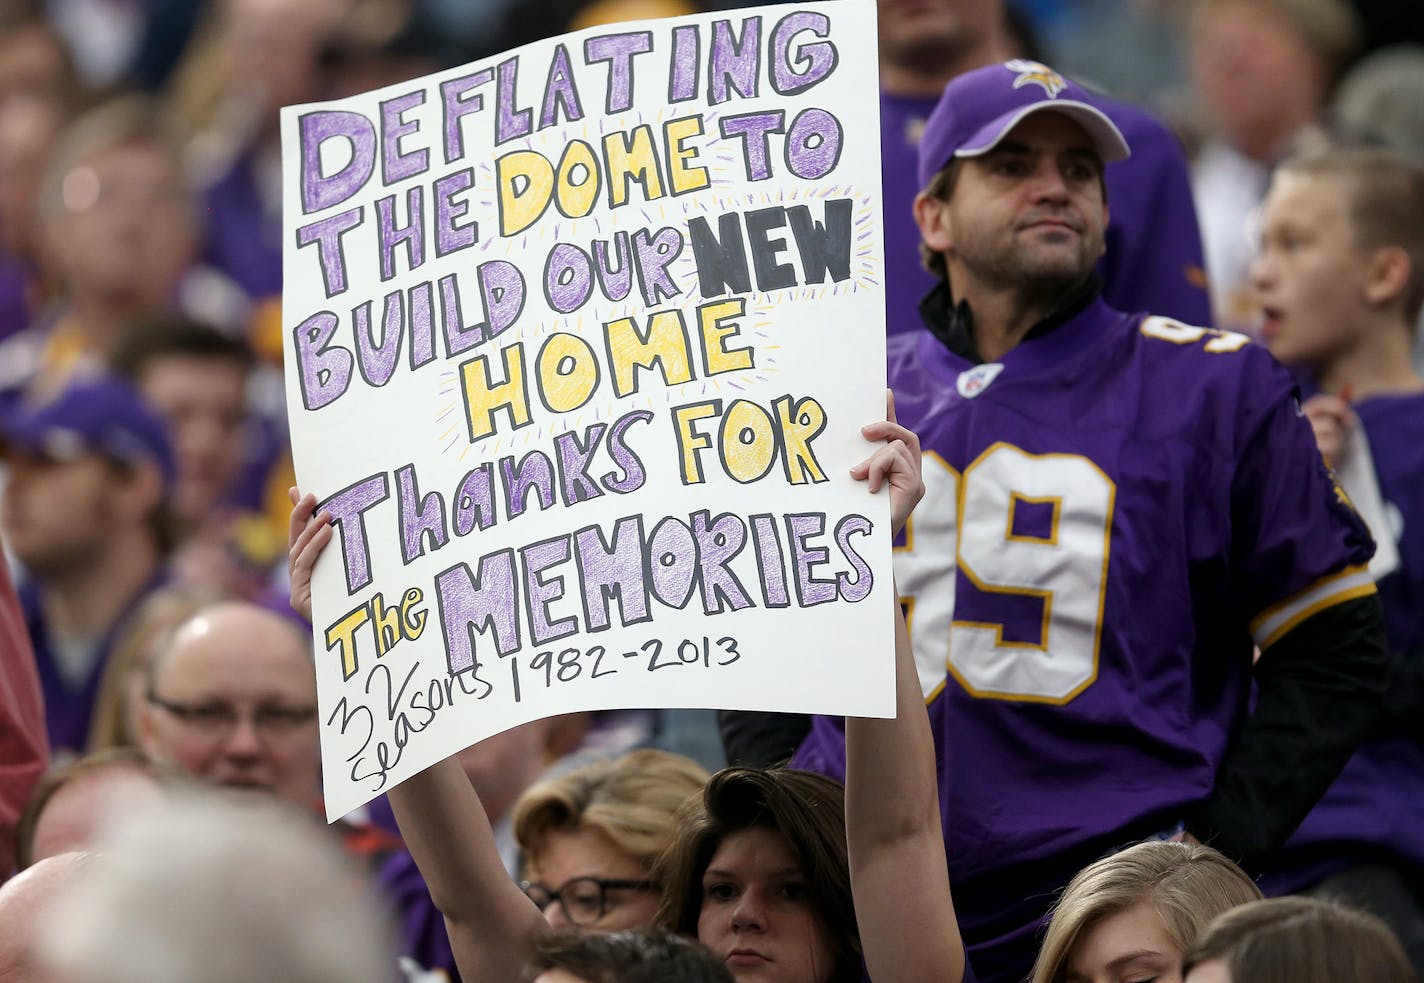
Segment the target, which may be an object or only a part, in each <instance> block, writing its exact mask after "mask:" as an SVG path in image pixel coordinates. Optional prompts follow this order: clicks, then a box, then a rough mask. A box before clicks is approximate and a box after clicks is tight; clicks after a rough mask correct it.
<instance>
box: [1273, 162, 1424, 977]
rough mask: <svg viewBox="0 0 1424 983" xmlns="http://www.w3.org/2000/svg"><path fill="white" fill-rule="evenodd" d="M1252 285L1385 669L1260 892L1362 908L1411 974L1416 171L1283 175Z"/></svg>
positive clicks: (1420, 239) (1420, 880)
mask: <svg viewBox="0 0 1424 983" xmlns="http://www.w3.org/2000/svg"><path fill="white" fill-rule="evenodd" d="M1252 287H1253V292H1254V295H1255V299H1256V300H1257V301H1258V302H1259V303H1260V305H1261V307H1262V309H1263V310H1264V311H1265V312H1266V317H1265V321H1264V324H1263V325H1262V337H1263V338H1264V339H1265V340H1266V342H1267V344H1268V345H1269V346H1270V349H1271V353H1272V354H1274V355H1276V356H1277V357H1278V358H1280V359H1281V361H1283V362H1286V363H1287V364H1290V365H1292V366H1296V367H1299V368H1301V369H1304V370H1307V371H1309V372H1310V373H1311V375H1312V376H1313V377H1314V380H1315V382H1316V383H1317V384H1318V385H1319V386H1320V389H1321V392H1320V393H1319V394H1317V395H1315V396H1313V397H1311V399H1310V400H1309V401H1308V402H1307V403H1306V404H1305V411H1306V415H1307V416H1308V417H1309V418H1310V420H1311V423H1312V424H1313V425H1314V427H1315V429H1316V435H1317V440H1318V442H1319V444H1320V448H1321V450H1322V451H1323V452H1324V453H1325V455H1326V457H1327V459H1329V460H1330V461H1331V462H1332V463H1333V464H1334V465H1335V467H1336V468H1337V471H1338V474H1339V478H1340V482H1341V484H1342V485H1343V486H1344V488H1345V490H1346V491H1347V492H1348V493H1349V494H1350V495H1351V497H1352V498H1353V499H1354V501H1355V502H1356V504H1357V505H1358V506H1359V508H1360V511H1361V513H1362V514H1363V515H1364V516H1365V517H1366V518H1368V519H1369V520H1370V522H1371V525H1372V527H1373V531H1374V533H1375V537H1376V539H1378V540H1379V541H1380V542H1381V545H1382V549H1381V551H1380V555H1379V556H1377V557H1376V560H1375V561H1374V562H1372V563H1371V570H1372V572H1373V573H1374V574H1375V576H1376V577H1377V578H1378V579H1379V592H1380V601H1381V602H1382V603H1383V605H1384V618H1385V629H1386V634H1387V637H1388V639H1389V645H1390V649H1391V651H1392V652H1393V653H1395V656H1396V659H1397V662H1396V665H1395V673H1394V677H1393V679H1392V682H1391V685H1390V691H1389V704H1390V708H1391V711H1392V717H1393V718H1394V720H1393V723H1394V724H1395V726H1392V727H1390V728H1388V729H1387V730H1386V731H1385V732H1384V733H1382V734H1381V735H1380V736H1379V738H1378V739H1377V740H1373V741H1371V742H1369V743H1368V744H1366V745H1364V746H1362V747H1361V748H1360V750H1359V751H1358V752H1356V754H1355V756H1354V757H1353V758H1351V759H1350V762H1349V764H1348V765H1346V766H1345V770H1344V772H1343V773H1341V775H1340V777H1339V778H1338V779H1337V780H1336V781H1335V784H1333V785H1332V786H1331V787H1330V790H1329V791H1328V792H1326V793H1325V797H1324V798H1322V799H1321V800H1320V803H1319V804H1318V805H1317V806H1316V807H1315V809H1313V810H1312V811H1311V813H1310V815H1309V816H1307V817H1306V819H1305V822H1303V823H1302V824H1301V826H1300V828H1299V829H1298V830H1297V831H1296V833H1295V835H1294V836H1292V837H1291V839H1290V841H1289V842H1288V843H1287V844H1286V846H1285V847H1284V848H1282V849H1281V850H1279V851H1277V852H1276V853H1274V854H1273V855H1272V856H1271V857H1269V858H1267V864H1266V870H1267V876H1266V877H1264V878H1263V879H1262V887H1263V889H1264V890H1266V891H1268V892H1270V893H1283V892H1288V891H1300V890H1309V891H1311V892H1312V893H1324V894H1330V895H1334V896H1341V897H1344V898H1346V899H1347V900H1349V901H1351V902H1352V903H1355V904H1359V905H1361V906H1363V907H1366V908H1368V909H1369V910H1370V911H1373V912H1374V913H1375V914H1377V915H1379V916H1380V917H1381V918H1383V919H1385V921H1386V922H1388V923H1389V925H1390V927H1391V928H1392V929H1393V930H1394V932H1395V934H1396V935H1398V936H1399V938H1400V941H1401V942H1402V943H1403V944H1404V947H1405V950H1406V951H1407V952H1408V953H1409V957H1410V959H1411V961H1412V962H1413V963H1414V965H1415V967H1416V968H1417V969H1418V970H1419V971H1420V972H1421V973H1424V822H1421V821H1420V820H1421V817H1424V727H1421V726H1420V717H1421V711H1424V685H1421V683H1424V493H1421V491H1420V488H1421V482H1424V379H1421V378H1420V377H1419V375H1418V374H1417V373H1416V372H1415V371H1414V366H1413V365H1412V364H1411V362H1410V358H1409V356H1410V348H1411V346H1412V343H1413V341H1414V325H1415V322H1416V320H1417V319H1418V316H1419V309H1420V307H1421V306H1424V166H1420V165H1419V164H1417V163H1414V162H1410V161H1407V160H1405V159H1404V158H1402V157H1397V156H1394V155H1392V154H1388V153H1384V152H1381V151H1373V150H1370V151H1333V152H1330V153H1326V154H1320V155H1316V156H1311V157H1305V158H1300V159H1296V160H1292V161H1289V162H1287V163H1285V164H1283V165H1282V166H1281V167H1280V168H1278V169H1277V171H1276V174H1275V177H1274V178H1273V180H1272V183H1271V189H1270V193H1269V194H1268V195H1267V196H1266V202H1265V206H1264V208H1263V211H1262V216H1261V252H1260V255H1259V256H1258V257H1257V259H1256V262H1255V264H1254V266H1253V267H1252ZM1391 544H1392V545H1393V546H1394V549H1393V550H1392V551H1391V550H1389V549H1387V548H1383V547H1387V546H1389V545H1391Z"/></svg>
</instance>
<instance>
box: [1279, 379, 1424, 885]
mask: <svg viewBox="0 0 1424 983" xmlns="http://www.w3.org/2000/svg"><path fill="white" fill-rule="evenodd" d="M1353 409H1354V411H1355V414H1356V416H1357V417H1358V418H1359V421H1360V425H1361V426H1362V427H1364V430H1365V434H1366V436H1368V438H1369V441H1370V451H1371V454H1372V456H1373V458H1374V464H1375V474H1376V477H1377V479H1378V481H1379V487H1380V495H1381V496H1382V497H1383V499H1384V500H1385V502H1386V503H1388V504H1389V505H1393V507H1394V508H1395V509H1398V515H1399V518H1400V520H1401V521H1400V522H1399V524H1398V526H1397V527H1396V529H1395V530H1394V531H1395V533H1396V542H1397V544H1398V547H1399V559H1400V565H1399V567H1398V569H1396V570H1394V571H1393V572H1392V573H1390V574H1388V575H1386V576H1385V577H1384V578H1383V579H1382V580H1380V582H1379V593H1380V601H1381V602H1382V604H1383V605H1384V623H1385V632H1386V634H1387V635H1388V638H1389V646H1390V650H1391V651H1392V652H1395V653H1396V654H1398V655H1400V656H1402V657H1403V658H1405V659H1415V660H1417V659H1420V658H1424V497H1421V495H1420V487H1421V485H1424V394H1410V395H1399V396H1378V397H1375V398H1373V399H1367V400H1364V401H1362V402H1360V403H1357V404H1355V405H1354V407H1353ZM1387 508H1388V506H1387ZM1380 860H1384V861H1385V862H1388V863H1391V864H1409V865H1412V866H1413V868H1414V875H1415V876H1416V877H1420V878H1424V744H1421V742H1420V740H1419V738H1418V737H1417V736H1414V735H1408V734H1401V735H1398V736H1394V737H1388V738H1384V739H1381V740H1378V741H1374V742H1372V743H1370V744H1367V745H1365V746H1363V747H1361V748H1360V750H1359V751H1357V752H1355V755H1354V757H1352V758H1351V759H1350V762H1349V764H1347V765H1346V766H1345V770H1344V771H1343V772H1342V773H1341V774H1340V777H1339V778H1338V779H1336V781H1335V783H1334V784H1333V785H1331V786H1330V790H1329V791H1328V792H1326V793H1325V796H1324V798H1322V799H1321V800H1320V802H1319V804H1318V805H1317V806H1316V807H1315V808H1314V809H1313V810H1312V811H1311V813H1310V815H1309V816H1307V817H1306V818H1305V821H1304V822H1303V823H1301V825H1300V828H1299V829H1298V830H1296V832H1295V835H1294V836H1292V837H1291V838H1290V840H1289V842H1287V844H1286V846H1285V848H1284V849H1282V850H1281V851H1279V852H1278V853H1277V854H1275V855H1273V856H1272V858H1270V861H1269V862H1268V868H1267V872H1266V874H1265V875H1264V876H1263V877H1262V879H1261V887H1262V890H1264V891H1265V892H1266V893H1268V894H1286V893H1290V892H1293V891H1298V890H1303V889H1305V888H1308V887H1310V886H1312V885H1313V884H1314V883H1316V882H1317V881H1319V880H1320V879H1321V878H1322V877H1323V876H1325V875H1326V874H1328V873H1330V872H1331V871H1332V870H1333V869H1336V868H1339V867H1342V866H1344V865H1345V864H1347V863H1349V862H1351V861H1357V862H1372V861H1375V862H1377V861H1380Z"/></svg>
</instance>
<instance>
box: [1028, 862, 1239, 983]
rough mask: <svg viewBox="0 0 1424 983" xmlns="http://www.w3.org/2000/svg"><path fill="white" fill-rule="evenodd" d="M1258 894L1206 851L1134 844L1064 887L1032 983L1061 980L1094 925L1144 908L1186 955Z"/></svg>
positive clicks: (1231, 866) (1093, 865)
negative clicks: (1218, 920) (1217, 921)
mask: <svg viewBox="0 0 1424 983" xmlns="http://www.w3.org/2000/svg"><path fill="white" fill-rule="evenodd" d="M1260 897H1261V891H1260V889H1259V888H1258V887H1256V885H1255V883H1254V882H1253V881H1252V880H1251V878H1249V877H1247V876H1246V874H1245V872H1244V871H1242V869H1241V868H1240V867H1238V866H1236V865H1235V864H1234V863H1232V862H1231V861H1230V860H1228V859H1226V857H1225V856H1223V855H1222V854H1221V853H1218V852H1217V851H1216V850H1213V849H1212V848H1211V847H1209V846H1201V845H1200V844H1190V843H1168V842H1163V841H1156V840H1154V841H1152V842H1148V843H1138V844H1137V845H1136V846H1130V847H1128V848H1127V849H1126V850H1122V851H1120V852H1118V853H1114V854H1112V855H1111V856H1108V857H1104V858H1103V859H1101V860H1098V861H1096V862H1094V863H1091V864H1089V865H1088V866H1086V867H1084V868H1083V869H1082V870H1080V871H1079V872H1078V873H1077V874H1076V875H1075V876H1074V878H1073V880H1071V881H1070V882H1069V883H1068V886H1067V887H1066V888H1064V890H1063V894H1062V896H1061V897H1060V898H1059V899H1058V903H1057V905H1055V906H1054V910H1053V918H1052V920H1051V921H1050V922H1049V924H1048V932H1047V934H1046V935H1045V936H1044V939H1043V947H1042V948H1041V949H1040V950H1039V953H1038V961H1037V962H1036V963H1034V967H1033V977H1032V983H1056V981H1059V980H1061V979H1062V978H1063V974H1064V972H1065V971H1066V970H1067V967H1068V957H1069V955H1070V954H1071V953H1072V951H1073V947H1074V946H1076V945H1077V944H1078V940H1079V939H1081V938H1082V937H1083V936H1084V934H1086V933H1087V932H1088V931H1089V930H1090V929H1091V928H1092V927H1093V926H1094V925H1096V924H1097V923H1098V922H1100V921H1102V920H1103V919H1104V918H1107V917H1109V916H1111V915H1116V914H1118V913H1119V912H1122V911H1126V910H1127V909H1128V908H1131V907H1132V906H1133V905H1135V904H1137V902H1139V901H1148V902H1150V903H1151V904H1152V906H1153V908H1155V909H1156V911H1157V914H1158V916H1159V917H1160V918H1161V919H1162V927H1163V928H1164V929H1166V931H1167V934H1168V935H1169V936H1171V938H1172V941H1173V942H1175V943H1176V944H1177V947H1178V948H1180V949H1181V950H1182V951H1183V952H1185V951H1186V950H1187V949H1188V948H1190V947H1191V945H1192V943H1193V942H1195V941H1196V938H1197V936H1198V935H1200V934H1201V932H1202V931H1203V930H1205V928H1206V926H1207V925H1208V924H1209V923H1210V922H1211V920H1212V919H1213V918H1215V917H1216V916H1217V915H1219V914H1221V913H1222V912H1224V911H1228V910H1230V909H1232V908H1234V907H1236V906H1237V905H1239V904H1245V903H1246V902H1248V901H1255V900H1258V899H1259V898H1260Z"/></svg>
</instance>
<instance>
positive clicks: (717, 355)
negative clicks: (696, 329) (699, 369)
mask: <svg viewBox="0 0 1424 983" xmlns="http://www.w3.org/2000/svg"><path fill="white" fill-rule="evenodd" d="M746 309H747V302H746V300H745V299H743V298H741V297H733V298H731V299H730V300H719V301H714V302H712V303H710V304H703V305H702V306H701V307H699V308H697V321H698V324H699V326H700V327H701V328H702V362H703V365H705V366H706V368H707V374H708V375H718V374H720V373H722V372H735V371H736V370H738V369H750V368H752V367H753V365H754V364H755V361H754V359H753V358H752V350H751V347H750V346H748V347H746V348H733V349H730V350H729V349H728V348H727V342H728V340H730V339H732V338H737V337H739V336H740V332H741V327H742V326H741V325H740V324H739V323H737V322H736V321H733V320H732V319H733V318H738V317H741V316H742V315H743V314H745V313H746Z"/></svg>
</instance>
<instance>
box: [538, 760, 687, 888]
mask: <svg viewBox="0 0 1424 983" xmlns="http://www.w3.org/2000/svg"><path fill="white" fill-rule="evenodd" d="M707 778H708V773H707V769H705V768H703V767H702V766H701V765H699V764H698V763H697V762H695V761H693V760H692V759H691V758H685V757H683V756H682V755H680V754H672V753H670V752H668V751H659V750H656V749H654V748H644V749H642V750H638V751H630V752H629V753H628V754H625V755H623V756H622V757H621V758H616V759H614V760H612V761H599V762H595V763H594V764H591V765H585V766H584V767H582V768H577V769H575V770H573V771H570V772H568V773H566V774H563V775H559V776H556V777H554V778H550V779H546V780H545V781H542V782H538V783H537V784H535V785H531V786H530V787H529V789H528V790H527V791H525V793H524V794H523V795H521V796H520V797H519V801H518V802H516V803H515V804H514V819H513V823H514V838H515V839H516V840H518V841H519V845H520V847H521V848H522V849H523V850H524V851H525V853H527V854H529V855H530V856H533V857H537V855H538V854H539V851H540V850H541V849H542V848H543V845H544V843H545V841H546V840H547V839H548V837H549V834H551V833H560V832H573V831H574V830H578V829H595V830H597V831H598V832H600V833H602V834H603V835H604V836H606V837H608V838H609V839H610V840H612V841H613V843H614V845H616V846H617V847H618V848H619V849H620V850H622V851H623V852H624V853H626V854H628V855H629V856H630V857H632V858H633V859H634V860H637V861H638V862H639V863H641V864H643V865H644V866H645V867H648V868H650V869H651V867H652V865H653V861H654V860H655V859H657V856H658V854H660V853H662V851H663V850H664V849H665V848H666V847H667V845H668V844H669V843H671V842H672V840H673V837H674V836H675V835H676V833H677V822H678V820H677V811H678V807H679V806H681V805H682V803H683V802H684V801H686V800H687V798H688V797H689V796H692V795H695V794H696V793H697V792H699V791H701V790H702V786H703V785H704V784H706V782H707Z"/></svg>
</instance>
